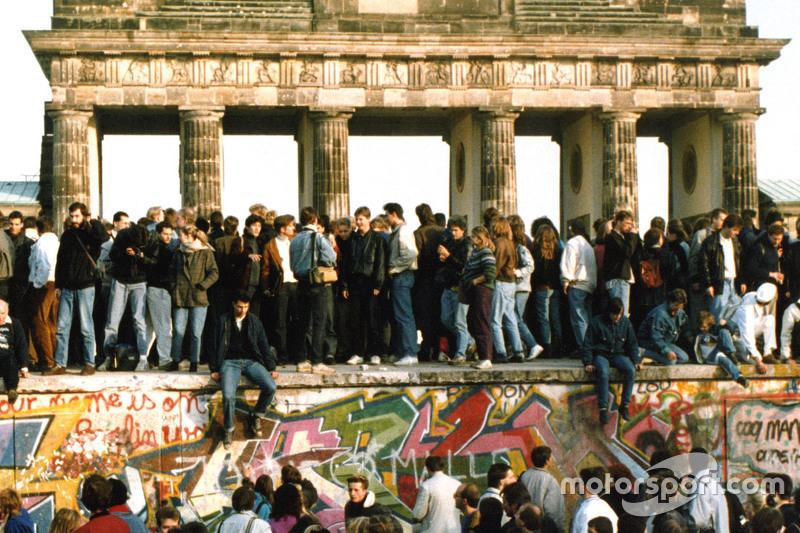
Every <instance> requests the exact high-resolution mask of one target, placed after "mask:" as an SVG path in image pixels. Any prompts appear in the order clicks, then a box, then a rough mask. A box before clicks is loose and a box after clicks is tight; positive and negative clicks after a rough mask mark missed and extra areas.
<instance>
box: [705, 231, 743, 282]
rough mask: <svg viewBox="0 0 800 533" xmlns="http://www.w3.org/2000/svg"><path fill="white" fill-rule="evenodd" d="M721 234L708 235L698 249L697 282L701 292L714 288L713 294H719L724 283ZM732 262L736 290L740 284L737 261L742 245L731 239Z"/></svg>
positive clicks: (723, 255) (739, 271) (740, 278)
mask: <svg viewBox="0 0 800 533" xmlns="http://www.w3.org/2000/svg"><path fill="white" fill-rule="evenodd" d="M721 239H722V232H721V231H718V232H716V233H714V234H713V235H710V236H709V237H707V238H706V240H704V241H703V245H702V247H701V248H700V256H699V257H698V258H697V260H698V265H697V278H698V279H697V282H698V283H699V284H700V289H701V290H703V291H704V290H706V289H708V288H709V287H714V293H721V291H722V285H723V283H724V282H725V254H724V253H723V251H722V243H721ZM731 240H732V241H733V261H734V263H735V264H736V279H735V280H734V285H735V286H736V287H737V293H738V288H739V287H740V286H741V284H742V276H741V268H740V265H739V262H740V261H739V259H740V257H741V255H742V245H741V244H739V239H737V238H735V237H733V238H732V239H731Z"/></svg>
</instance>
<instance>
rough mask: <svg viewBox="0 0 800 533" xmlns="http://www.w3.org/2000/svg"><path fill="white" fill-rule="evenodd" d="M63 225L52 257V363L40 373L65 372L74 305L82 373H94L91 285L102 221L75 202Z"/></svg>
mask: <svg viewBox="0 0 800 533" xmlns="http://www.w3.org/2000/svg"><path fill="white" fill-rule="evenodd" d="M68 211H69V219H68V221H67V229H66V231H64V233H63V235H61V244H60V246H59V248H58V256H57V257H56V279H55V286H56V293H55V294H56V299H57V300H58V301H59V304H58V320H57V325H56V329H57V331H56V352H55V365H54V366H53V367H52V368H49V369H48V370H46V371H45V372H43V373H42V375H44V376H56V375H61V374H66V373H67V371H66V366H67V354H68V352H69V333H70V330H71V329H72V317H73V314H74V313H73V310H74V308H75V307H76V306H77V308H78V315H79V316H80V321H81V337H82V338H83V362H84V365H83V370H81V375H82V376H91V375H92V374H94V372H95V370H94V357H95V351H96V349H95V343H94V322H93V321H92V311H93V310H94V291H95V285H96V283H97V282H98V281H99V279H100V275H101V274H100V271H99V270H98V268H97V258H98V257H99V256H100V246H102V244H103V243H104V242H106V241H107V240H108V238H109V237H108V233H107V232H106V229H105V227H103V223H102V222H100V221H99V220H91V219H90V214H89V208H87V207H86V205H85V204H82V203H80V202H75V203H73V204H71V205H70V206H69V209H68Z"/></svg>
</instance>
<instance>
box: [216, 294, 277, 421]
mask: <svg viewBox="0 0 800 533" xmlns="http://www.w3.org/2000/svg"><path fill="white" fill-rule="evenodd" d="M203 309H205V308H203ZM219 374H220V379H221V380H222V412H223V415H224V421H223V424H222V426H223V427H224V428H225V431H233V417H234V412H235V410H236V388H237V387H238V386H239V379H240V378H241V377H242V374H244V375H245V377H246V378H247V379H249V380H250V381H252V382H253V384H255V385H256V386H257V387H258V388H259V389H261V392H260V393H259V395H258V400H256V406H255V407H254V408H253V414H254V415H255V416H257V417H260V418H263V417H264V416H266V414H267V407H269V404H270V403H272V398H273V397H274V396H275V391H276V390H278V387H277V385H275V380H274V379H272V376H271V375H270V373H269V371H268V370H267V369H266V368H264V365H262V364H261V363H257V362H255V361H252V360H250V359H228V360H225V361H223V362H222V368H220V370H219Z"/></svg>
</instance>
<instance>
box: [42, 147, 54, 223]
mask: <svg viewBox="0 0 800 533" xmlns="http://www.w3.org/2000/svg"><path fill="white" fill-rule="evenodd" d="M38 200H39V205H40V206H41V208H42V212H43V213H44V214H45V215H47V216H49V217H53V134H52V133H49V134H48V133H46V132H45V134H44V135H42V152H41V155H40V158H39V198H38ZM53 220H55V218H54V219H53Z"/></svg>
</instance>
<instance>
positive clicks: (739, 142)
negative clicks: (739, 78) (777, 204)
mask: <svg viewBox="0 0 800 533" xmlns="http://www.w3.org/2000/svg"><path fill="white" fill-rule="evenodd" d="M757 119H758V115H757V114H756V113H729V114H725V115H723V116H722V117H720V122H722V183H723V194H722V202H723V203H722V206H723V208H724V209H725V210H727V211H728V213H741V212H742V210H743V209H754V210H755V211H756V212H758V183H757V181H756V120H757Z"/></svg>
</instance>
